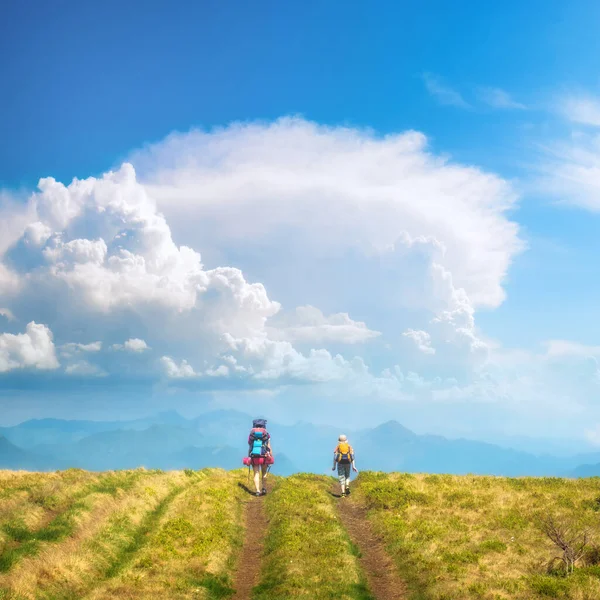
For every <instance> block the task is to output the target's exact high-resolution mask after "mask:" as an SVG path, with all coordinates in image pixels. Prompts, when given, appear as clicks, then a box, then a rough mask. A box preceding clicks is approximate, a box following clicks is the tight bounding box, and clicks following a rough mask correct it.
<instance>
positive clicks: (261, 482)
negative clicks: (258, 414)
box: [248, 419, 275, 496]
mask: <svg viewBox="0 0 600 600" xmlns="http://www.w3.org/2000/svg"><path fill="white" fill-rule="evenodd" d="M248 456H249V458H250V464H251V465H252V470H253V471H254V487H255V488H256V492H255V493H254V495H255V496H264V495H265V494H266V493H267V488H266V486H265V478H266V476H267V472H268V470H269V467H270V466H271V465H272V464H273V463H274V462H275V460H274V458H273V450H272V449H271V436H270V434H269V432H268V431H267V420H266V419H254V421H252V429H251V430H250V435H249V436H248Z"/></svg>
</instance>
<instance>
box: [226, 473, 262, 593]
mask: <svg viewBox="0 0 600 600" xmlns="http://www.w3.org/2000/svg"><path fill="white" fill-rule="evenodd" d="M271 489H272V488H271V486H270V485H269V484H267V493H270V491H271ZM264 502H265V499H264V497H258V498H251V499H250V500H248V503H247V504H246V515H245V521H246V535H245V537H244V545H243V547H242V553H241V555H240V559H239V562H238V565H237V574H236V576H235V581H234V585H233V587H234V589H235V594H234V595H233V596H232V598H231V600H250V597H251V594H252V588H253V587H254V586H255V585H256V584H257V583H258V578H259V575H260V565H261V561H262V554H263V547H264V541H265V535H266V532H267V525H268V521H267V514H266V512H265V506H264Z"/></svg>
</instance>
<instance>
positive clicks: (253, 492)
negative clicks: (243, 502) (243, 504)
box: [238, 482, 256, 496]
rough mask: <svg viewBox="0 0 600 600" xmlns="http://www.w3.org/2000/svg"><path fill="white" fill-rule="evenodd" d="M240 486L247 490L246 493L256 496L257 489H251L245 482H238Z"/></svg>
mask: <svg viewBox="0 0 600 600" xmlns="http://www.w3.org/2000/svg"><path fill="white" fill-rule="evenodd" d="M238 487H239V488H241V489H243V490H244V491H245V492H246V494H250V495H251V496H254V495H255V494H256V490H251V489H250V488H249V487H248V486H247V485H246V484H245V483H240V482H238Z"/></svg>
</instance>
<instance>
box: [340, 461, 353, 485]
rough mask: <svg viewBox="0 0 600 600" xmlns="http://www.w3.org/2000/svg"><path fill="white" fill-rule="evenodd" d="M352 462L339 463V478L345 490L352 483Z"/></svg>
mask: <svg viewBox="0 0 600 600" xmlns="http://www.w3.org/2000/svg"><path fill="white" fill-rule="evenodd" d="M350 466H351V465H350V463H347V464H344V463H338V466H337V467H338V479H339V480H340V485H341V486H342V490H345V489H346V488H347V487H348V486H349V485H350Z"/></svg>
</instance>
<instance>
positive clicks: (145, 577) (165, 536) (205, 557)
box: [89, 469, 247, 600]
mask: <svg viewBox="0 0 600 600" xmlns="http://www.w3.org/2000/svg"><path fill="white" fill-rule="evenodd" d="M192 481H193V483H192V485H191V486H190V487H189V488H188V489H187V490H186V491H185V492H184V493H182V494H181V495H180V496H178V497H177V498H176V499H175V500H174V501H173V502H172V503H171V504H170V505H169V507H168V509H167V510H166V512H165V513H164V515H163V516H162V518H161V519H160V522H159V523H158V524H157V527H156V529H155V531H154V532H153V533H152V534H151V535H150V536H149V538H148V541H147V543H146V545H145V546H144V547H143V548H142V549H141V551H140V552H138V553H137V554H136V556H135V559H134V560H133V561H132V562H131V563H130V565H129V566H128V567H127V568H126V569H124V570H123V572H122V573H120V574H118V576H116V577H114V578H113V579H111V580H109V581H107V582H106V583H105V584H103V585H101V586H99V587H98V588H96V589H95V590H94V591H93V592H92V593H91V594H90V596H89V599H90V600H107V599H109V598H127V599H141V598H144V599H149V600H150V599H157V600H158V599H161V600H162V599H164V598H170V599H171V598H172V599H180V600H183V599H188V598H194V599H195V598H198V599H200V598H201V599H208V598H215V597H221V596H222V595H225V596H227V595H229V591H230V586H231V572H232V568H233V564H234V559H235V557H236V556H237V552H238V550H239V548H240V547H241V543H242V540H243V527H242V503H243V501H244V500H245V498H246V497H247V496H246V494H245V493H244V492H242V491H241V490H240V488H239V487H238V485H237V484H238V482H239V481H240V475H239V473H228V472H226V471H223V470H221V469H210V470H208V469H207V470H204V471H200V472H198V473H195V474H193V476H192Z"/></svg>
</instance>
